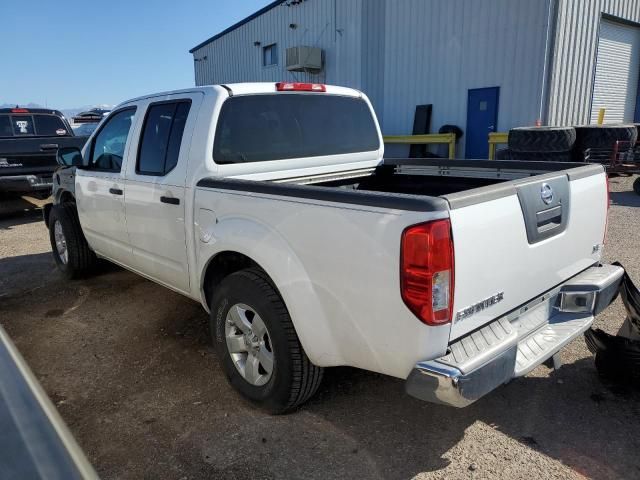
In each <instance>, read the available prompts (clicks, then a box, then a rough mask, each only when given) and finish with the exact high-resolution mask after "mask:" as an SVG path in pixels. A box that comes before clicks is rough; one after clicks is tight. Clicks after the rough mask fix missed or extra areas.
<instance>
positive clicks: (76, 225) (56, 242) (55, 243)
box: [49, 203, 97, 279]
mask: <svg viewBox="0 0 640 480" xmlns="http://www.w3.org/2000/svg"><path fill="white" fill-rule="evenodd" d="M49 240H50V241H51V249H52V251H53V259H54V260H55V262H56V265H57V267H58V269H59V270H60V271H61V272H62V274H63V275H64V276H65V277H66V278H67V279H74V278H80V277H83V276H85V275H87V274H89V273H90V272H91V271H92V270H93V269H94V267H95V266H96V263H97V258H96V254H95V253H93V251H92V250H91V249H90V248H89V244H88V243H87V239H86V238H85V237H84V234H83V233H82V227H81V226H80V220H79V219H78V211H77V210H76V206H75V204H73V203H63V204H60V205H54V206H53V207H52V208H51V213H50V214H49Z"/></svg>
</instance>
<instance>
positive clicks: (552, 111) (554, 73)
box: [547, 0, 640, 125]
mask: <svg viewBox="0 0 640 480" xmlns="http://www.w3.org/2000/svg"><path fill="white" fill-rule="evenodd" d="M556 1H557V21H556V33H555V39H554V50H553V51H554V53H553V63H552V69H551V80H550V84H549V87H550V88H549V92H548V115H547V122H548V123H549V124H552V125H580V124H586V123H588V122H589V119H590V114H591V99H592V94H593V87H594V76H595V66H596V52H597V49H598V29H599V26H600V20H601V18H602V15H603V14H604V15H605V16H607V15H609V16H613V17H617V18H619V19H623V20H626V21H631V22H635V23H640V1H639V0H556Z"/></svg>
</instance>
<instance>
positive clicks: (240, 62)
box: [193, 0, 363, 88]
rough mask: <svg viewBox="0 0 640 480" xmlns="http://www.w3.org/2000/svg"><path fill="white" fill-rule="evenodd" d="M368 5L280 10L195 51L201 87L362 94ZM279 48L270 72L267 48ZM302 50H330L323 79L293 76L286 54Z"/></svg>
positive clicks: (326, 0)
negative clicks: (298, 86)
mask: <svg viewBox="0 0 640 480" xmlns="http://www.w3.org/2000/svg"><path fill="white" fill-rule="evenodd" d="M362 2H363V0H306V1H305V2H303V3H301V4H298V5H291V6H287V2H285V3H283V4H281V5H279V6H276V7H274V8H272V9H271V10H269V11H267V12H265V13H264V14H262V15H260V16H258V17H256V18H254V19H252V20H250V21H249V22H247V23H245V24H244V25H241V26H240V27H238V28H237V29H235V30H233V31H231V32H229V33H227V34H226V35H224V36H222V37H221V38H218V39H217V40H215V41H213V42H211V43H209V44H206V45H204V46H203V47H201V48H199V49H197V50H195V51H194V52H193V56H194V65H195V79H196V85H207V84H218V83H233V82H251V81H254V82H261V81H264V82H275V81H281V80H285V81H300V82H326V83H336V84H340V85H348V86H354V87H356V88H357V87H359V86H360V83H361V58H362V56H361V53H360V51H361V42H362V30H361V22H362V13H361V12H362ZM290 24H295V25H296V28H290V27H289V25H290ZM255 42H260V45H258V46H256V45H254V43H255ZM273 43H277V45H278V55H279V59H278V65H274V66H267V67H265V66H263V65H262V48H263V47H265V46H267V45H270V44H273ZM300 45H307V46H312V47H320V48H322V49H323V50H324V55H325V65H326V68H325V69H324V70H323V71H322V72H321V73H319V74H310V73H304V72H289V71H287V69H286V66H285V63H286V49H287V48H288V47H294V46H300ZM205 57H206V58H205Z"/></svg>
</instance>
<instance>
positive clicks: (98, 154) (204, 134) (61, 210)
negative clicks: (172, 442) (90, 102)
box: [45, 83, 623, 413]
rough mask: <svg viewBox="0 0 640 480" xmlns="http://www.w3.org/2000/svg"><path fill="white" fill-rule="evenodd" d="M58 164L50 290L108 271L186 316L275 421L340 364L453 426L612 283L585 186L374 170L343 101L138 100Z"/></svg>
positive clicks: (240, 88) (544, 169)
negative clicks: (180, 301)
mask: <svg viewBox="0 0 640 480" xmlns="http://www.w3.org/2000/svg"><path fill="white" fill-rule="evenodd" d="M58 158H59V162H61V163H62V164H64V165H69V166H74V167H75V169H76V173H75V179H74V182H73V187H72V188H62V186H61V185H59V184H60V179H59V178H56V179H55V181H54V184H56V185H57V188H56V189H55V202H54V206H53V208H52V209H48V210H47V211H46V214H45V220H46V221H47V224H48V226H49V230H50V236H51V244H52V248H53V255H54V257H55V261H56V263H57V264H58V266H59V267H60V270H61V271H62V272H63V273H64V274H65V275H66V276H67V277H69V278H73V277H77V276H80V275H83V274H86V273H87V272H88V271H90V268H91V267H92V264H93V263H94V261H95V259H96V257H100V258H105V259H108V260H110V261H112V262H114V263H116V264H118V265H121V266H123V267H125V268H127V269H129V270H131V271H133V272H136V273H138V274H140V275H142V276H144V277H146V278H148V279H150V280H153V281H155V282H157V283H159V284H161V285H164V286H166V287H167V288H170V289H172V290H174V291H176V292H179V293H181V294H183V295H186V296H187V297H190V298H192V299H194V300H196V301H199V302H200V303H201V304H202V306H203V307H204V308H205V309H206V310H207V311H209V312H210V319H211V320H210V322H211V332H212V337H213V342H214V344H215V347H216V350H217V353H218V358H219V360H220V363H221V365H222V368H223V369H224V372H225V374H226V375H227V377H228V378H229V380H230V383H231V384H232V385H233V386H234V387H235V388H236V389H237V390H238V391H239V392H240V393H241V394H242V395H243V396H244V397H246V398H247V399H249V400H251V401H252V402H254V403H255V404H257V405H260V406H261V407H263V408H265V409H266V410H268V411H271V412H275V413H277V412H284V411H287V410H290V409H292V408H295V407H296V406H298V405H300V404H301V403H303V402H305V401H306V400H307V399H308V398H309V397H311V395H313V393H314V392H315V390H316V389H317V388H318V385H319V383H320V381H321V378H322V372H323V367H332V366H338V365H349V366H353V367H358V368H362V369H367V370H372V371H375V372H380V373H383V374H387V375H390V376H393V377H397V378H401V379H405V380H406V389H407V392H408V393H409V394H411V395H413V396H415V397H418V398H421V399H424V400H428V401H432V402H439V403H443V404H447V405H453V406H458V407H461V406H465V405H468V404H469V403H471V402H473V401H475V400H477V399H478V398H480V397H481V396H483V395H485V394H486V393H488V392H490V391H491V390H493V389H494V388H496V387H498V386H499V385H501V384H504V383H506V382H508V381H509V380H511V379H512V378H514V377H518V376H521V375H525V374H526V373H527V372H529V371H530V370H532V369H533V368H534V367H536V366H537V365H539V364H541V363H543V362H545V361H547V360H548V361H549V362H551V361H552V360H557V359H558V355H557V352H558V351H559V350H560V349H561V348H562V347H564V346H565V345H566V344H567V343H568V342H570V341H571V340H573V339H574V338H576V337H578V336H580V335H581V334H582V333H583V332H584V331H585V330H586V329H587V328H588V327H589V326H590V325H591V323H592V322H593V318H594V315H596V314H597V313H598V312H599V311H601V310H602V309H604V308H606V307H607V306H608V305H609V303H610V301H611V299H612V298H613V296H614V295H615V294H616V292H617V290H618V286H619V283H620V280H621V278H622V274H623V269H622V268H620V267H615V266H611V265H601V264H600V257H601V254H602V246H603V242H604V237H605V231H606V218H607V210H608V192H607V180H606V176H605V173H604V171H603V169H602V167H601V166H597V165H584V164H566V163H564V164H560V163H548V162H515V161H504V162H501V161H466V160H439V159H436V160H424V159H383V140H382V136H381V134H380V128H379V126H378V124H377V121H376V117H375V115H374V112H373V110H372V107H371V104H370V103H369V100H368V99H367V98H366V96H365V95H363V94H362V93H361V92H358V91H356V90H351V89H348V88H341V87H336V86H328V85H320V84H299V83H277V84H274V83H247V84H234V85H220V86H207V87H198V88H191V89H187V90H181V91H174V92H168V93H160V94H157V95H149V96H145V97H141V98H137V99H134V100H131V101H128V102H125V103H123V104H122V105H120V106H118V107H117V108H116V109H115V110H113V111H112V112H111V114H110V115H109V116H108V117H107V118H106V119H104V120H103V121H102V123H101V125H100V126H99V127H98V129H97V130H96V131H95V132H94V134H93V135H92V136H91V137H90V139H89V141H88V142H87V144H86V146H85V147H84V150H83V151H82V152H80V151H79V150H77V149H73V148H68V149H62V150H60V151H59V154H58ZM554 363H555V362H554Z"/></svg>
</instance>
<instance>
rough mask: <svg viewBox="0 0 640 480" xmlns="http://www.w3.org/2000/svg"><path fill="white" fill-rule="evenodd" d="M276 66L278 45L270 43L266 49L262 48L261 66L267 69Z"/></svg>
mask: <svg viewBox="0 0 640 480" xmlns="http://www.w3.org/2000/svg"><path fill="white" fill-rule="evenodd" d="M277 64H278V44H277V43H272V44H271V45H267V46H266V47H262V66H263V67H268V66H270V65H277Z"/></svg>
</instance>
